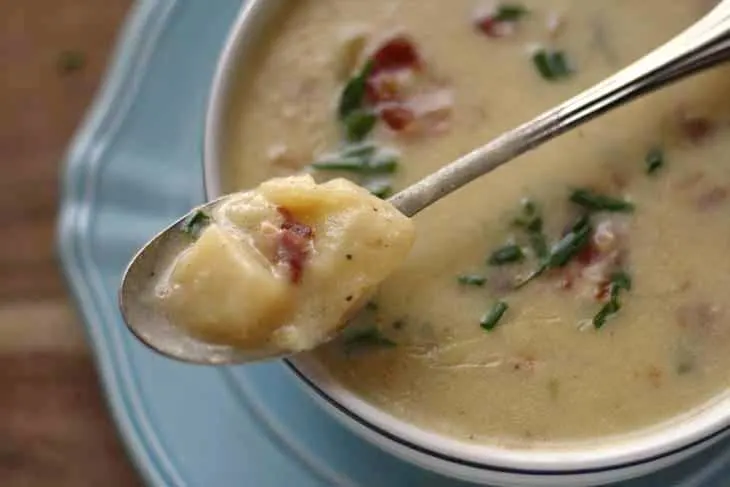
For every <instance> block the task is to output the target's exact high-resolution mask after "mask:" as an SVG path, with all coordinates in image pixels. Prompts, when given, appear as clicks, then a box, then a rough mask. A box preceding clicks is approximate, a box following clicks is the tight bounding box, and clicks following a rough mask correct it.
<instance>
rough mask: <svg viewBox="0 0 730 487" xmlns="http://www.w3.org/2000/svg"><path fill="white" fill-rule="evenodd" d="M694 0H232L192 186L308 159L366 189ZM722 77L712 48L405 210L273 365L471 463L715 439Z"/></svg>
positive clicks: (486, 477) (580, 461)
mask: <svg viewBox="0 0 730 487" xmlns="http://www.w3.org/2000/svg"><path fill="white" fill-rule="evenodd" d="M711 5H712V2H707V1H704V0H688V1H685V2H673V3H671V4H668V3H667V2H663V1H661V0H647V1H645V2H626V1H620V2H617V1H612V0H600V1H594V2H573V1H567V0H548V1H538V0H520V1H517V2H478V1H477V2H475V1H473V0H455V1H453V2H435V1H434V2H422V1H419V0H371V1H369V2H362V1H358V0H300V1H287V0H267V1H263V0H254V1H249V2H247V4H246V5H245V6H244V8H243V10H242V11H241V13H240V16H239V18H238V20H237V21H236V23H235V25H234V27H233V30H232V32H231V34H230V37H229V39H228V42H227V44H226V46H225V48H224V50H223V53H222V56H221V59H220V61H219V65H218V70H217V73H216V76H215V79H214V84H213V89H212V94H211V98H210V104H209V110H208V115H207V121H206V140H205V165H204V166H205V186H206V193H207V196H208V197H209V198H214V197H216V196H219V195H221V194H223V193H228V192H233V191H238V190H243V189H247V188H252V187H255V186H257V185H258V184H260V183H261V182H262V181H265V180H267V179H270V178H275V177H282V176H292V175H301V174H309V175H311V176H312V177H313V178H314V179H315V180H317V181H319V182H323V181H327V180H329V179H333V178H346V179H349V180H350V181H352V182H354V183H356V184H358V185H360V186H362V187H364V188H366V189H368V190H369V191H370V192H371V193H372V194H374V195H377V196H378V197H380V198H387V197H388V196H389V195H391V194H394V193H395V192H397V191H398V190H399V189H402V188H404V187H406V186H407V185H409V184H411V183H413V182H415V181H417V180H419V179H420V178H422V177H423V176H425V175H427V174H429V173H430V172H433V171H434V170H436V169H438V168H439V167H441V166H443V165H445V164H447V163H448V162H450V161H452V160H454V159H456V158H457V157H459V156H460V155H462V154H463V153H465V152H468V151H469V150H471V149H473V148H475V147H477V146H479V145H481V144H484V143H486V142H487V141H489V140H490V139H492V138H493V137H495V136H497V135H499V134H500V133H502V132H504V131H506V130H508V129H510V128H512V127H514V126H517V125H518V124H520V123H522V122H525V121H527V120H529V119H530V118H532V117H534V116H535V115H537V114H539V113H540V112H542V111H543V110H545V109H547V108H549V107H551V106H553V105H555V104H557V103H559V102H561V101H563V100H565V99H567V98H569V97H570V96H572V95H574V94H577V93H578V92H580V91H581V90H583V89H585V88H587V87H589V86H591V85H592V84H594V83H595V82H597V81H600V80H601V79H603V78H605V77H606V76H608V75H610V74H611V73H613V72H615V71H617V70H618V69H620V68H621V67H623V66H625V65H627V64H629V63H631V62H632V61H634V60H636V59H637V58H639V57H641V56H642V55H643V54H645V53H646V52H648V51H650V50H651V49H652V48H654V47H656V46H658V45H660V44H662V43H663V42H665V41H667V40H668V39H670V38H671V37H673V36H674V35H676V34H677V33H679V32H680V31H681V30H683V29H684V28H686V27H687V26H689V25H690V24H691V23H692V22H694V21H695V20H696V19H698V18H700V17H701V16H702V15H703V14H704V13H706V12H707V11H708V10H709V8H710V7H711ZM646 19H651V22H647V21H646ZM728 83H730V72H729V71H728V70H727V69H726V68H719V69H716V70H713V71H711V72H707V73H704V74H702V75H699V76H696V77H694V78H692V79H689V80H686V81H683V82H681V83H678V84H676V85H673V86H671V87H669V88H667V89H665V90H663V91H661V92H658V93H655V94H652V95H650V96H647V97H645V98H642V99H640V100H638V101H636V102H634V103H632V104H630V105H628V106H625V107H622V108H620V109H617V110H615V111H614V112H611V113H609V114H607V115H605V116H603V117H601V118H599V119H597V120H594V121H592V122H590V123H588V124H586V125H585V126H583V127H581V128H579V129H577V130H575V131H573V132H571V133H568V134H566V135H564V136H561V137H560V138H558V139H556V140H555V141H552V142H550V143H548V144H546V145H544V146H543V147H540V148H539V149H537V150H534V151H532V152H530V153H528V154H526V155H524V156H522V157H520V158H518V159H517V160H515V161H513V162H511V163H510V164H508V165H506V166H505V167H503V168H501V169H499V170H497V171H495V172H494V173H492V174H490V175H488V176H485V177H483V178H481V179H480V180H478V181H475V182H473V183H471V184H470V185H468V186H467V187H465V188H463V189H461V190H459V191H457V192H456V193H454V194H453V195H450V196H448V197H447V198H445V199H443V200H442V201H439V202H438V203H436V204H434V205H433V206H432V207H431V208H428V209H426V210H425V211H423V212H422V213H420V214H418V215H417V216H415V217H414V223H415V226H416V229H417V231H416V241H415V244H414V246H413V248H412V250H411V252H410V254H409V255H408V257H407V259H406V260H405V262H404V263H403V265H402V266H400V267H399V269H398V270H397V271H396V272H395V273H394V274H393V275H391V276H390V277H389V278H388V279H387V280H386V281H385V282H383V283H382V285H380V286H379V287H378V289H377V290H376V291H375V292H374V293H373V294H372V296H370V297H369V299H368V301H367V303H366V304H364V306H363V307H362V310H361V311H360V312H359V313H358V314H357V316H356V317H355V318H353V319H352V320H351V322H350V324H349V325H348V327H347V330H346V331H345V332H344V333H343V334H342V336H341V337H339V338H338V339H336V340H334V341H333V342H331V343H328V344H326V345H324V346H322V347H320V348H317V349H316V350H314V351H311V352H307V353H303V354H299V355H297V356H295V357H294V358H291V359H289V360H288V361H287V363H288V365H289V366H290V367H291V369H292V371H293V372H294V373H295V374H296V375H297V376H298V377H300V378H301V381H302V383H303V384H304V386H305V387H306V388H307V389H308V390H309V391H310V392H311V393H312V394H313V396H314V397H315V398H316V399H317V400H318V401H319V402H320V403H321V404H322V405H323V407H324V408H325V409H326V410H327V411H329V412H330V413H332V415H333V416H334V417H336V418H337V419H339V420H341V421H342V422H343V423H344V424H345V425H347V426H348V427H350V428H351V429H353V430H354V431H355V432H357V433H358V434H360V435H361V436H362V437H364V438H366V439H368V440H370V441H372V442H374V443H376V444H377V445H379V446H381V447H382V448H384V449H386V450H388V451H390V452H392V453H394V454H395V455H398V456H400V457H402V458H404V459H406V460H409V461H412V462H415V463H417V464H419V465H421V466H424V467H426V468H429V469H432V470H436V471H438V472H441V473H444V474H446V475H449V476H452V477H455V478H461V479H466V480H471V481H475V482H481V483H493V484H500V485H520V486H525V485H560V486H565V485H594V484H600V483H605V482H610V481H617V480H621V479H626V478H630V477H635V476H638V475H642V474H645V473H648V472H651V471H654V470H657V469H659V468H662V467H663V466H666V465H669V464H672V463H675V462H677V461H678V460H680V459H682V458H685V457H687V456H689V455H691V454H693V453H694V452H697V451H699V450H701V449H703V448H705V447H707V446H709V445H710V444H712V443H713V442H715V441H718V440H719V439H721V438H722V437H724V436H725V435H726V433H727V431H728V427H729V426H730V396H729V395H728V385H730V375H728V374H727V370H728V369H730V353H728V352H730V321H729V319H730V309H728V308H727V304H726V303H727V300H726V297H725V294H726V292H727V289H728V287H730V259H728V258H727V257H726V255H725V249H726V247H727V242H729V241H730V230H728V228H730V227H728V225H727V223H726V215H727V211H728V209H730V198H729V197H730V164H728V163H727V162H725V161H726V160H727V155H726V154H727V149H728V147H729V146H728V144H729V142H728V141H730V137H729V135H730V134H728V121H729V120H730V116H729V115H730V99H728V97H727V96H726V95H725V93H726V87H727V86H728ZM358 257H359V256H358V255H350V254H348V255H344V256H343V261H342V266H347V265H348V264H350V265H351V264H352V263H353V262H355V261H357V259H358ZM360 264H361V265H362V263H360ZM365 265H367V263H365Z"/></svg>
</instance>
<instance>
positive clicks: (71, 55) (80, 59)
mask: <svg viewBox="0 0 730 487" xmlns="http://www.w3.org/2000/svg"><path fill="white" fill-rule="evenodd" d="M84 66H86V55H85V54H84V53H83V52H81V51H73V50H69V51H62V52H61V53H60V54H59V55H58V70H59V71H60V72H62V73H73V72H74V71H79V70H81V69H83V68H84Z"/></svg>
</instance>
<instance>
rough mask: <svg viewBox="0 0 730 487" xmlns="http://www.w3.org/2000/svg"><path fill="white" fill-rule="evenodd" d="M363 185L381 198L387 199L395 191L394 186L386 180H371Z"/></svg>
mask: <svg viewBox="0 0 730 487" xmlns="http://www.w3.org/2000/svg"><path fill="white" fill-rule="evenodd" d="M363 187H364V188H365V189H367V190H368V191H370V194H372V195H373V196H377V197H378V198H380V199H385V198H387V197H388V196H390V195H391V194H392V193H393V187H392V186H391V185H390V184H389V183H386V182H380V181H376V182H370V183H366V184H364V185H363Z"/></svg>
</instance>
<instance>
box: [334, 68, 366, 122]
mask: <svg viewBox="0 0 730 487" xmlns="http://www.w3.org/2000/svg"><path fill="white" fill-rule="evenodd" d="M372 69H373V63H372V61H369V62H367V63H365V66H364V67H363V68H362V70H361V71H360V73H358V75H357V76H355V77H353V78H351V79H350V81H348V82H347V84H346V85H345V88H344V89H343V90H342V94H341V95H340V102H339V105H338V107H337V113H338V115H339V117H340V120H344V119H345V118H347V116H348V115H350V113H352V112H354V111H355V110H358V109H360V108H362V105H363V102H364V100H365V88H366V85H367V79H368V76H370V72H371V71H372Z"/></svg>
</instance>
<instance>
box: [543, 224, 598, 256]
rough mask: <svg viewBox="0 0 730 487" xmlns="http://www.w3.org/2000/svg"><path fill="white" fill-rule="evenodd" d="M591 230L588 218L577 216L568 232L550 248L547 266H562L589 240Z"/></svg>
mask: <svg viewBox="0 0 730 487" xmlns="http://www.w3.org/2000/svg"><path fill="white" fill-rule="evenodd" d="M592 231H593V227H592V225H591V222H590V219H588V218H587V217H581V218H579V219H578V221H576V223H575V224H574V225H573V228H572V229H571V230H570V232H568V233H567V234H566V235H565V236H564V237H563V238H561V239H560V240H559V241H558V242H557V243H556V244H555V245H553V247H552V248H551V249H550V255H549V256H548V258H547V262H546V264H547V267H548V268H550V269H554V268H557V267H564V266H565V265H566V264H567V263H568V262H570V260H571V259H572V258H573V257H575V256H576V255H577V254H578V253H579V252H580V251H581V250H583V248H584V247H585V246H586V245H587V244H588V242H590V239H591V232H592Z"/></svg>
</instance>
